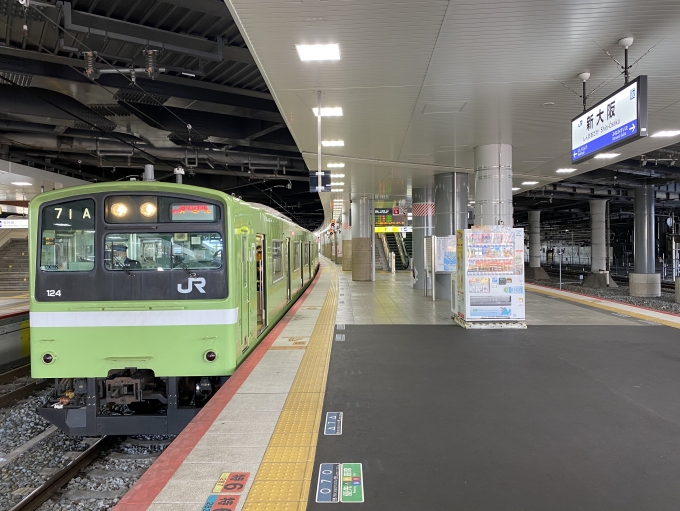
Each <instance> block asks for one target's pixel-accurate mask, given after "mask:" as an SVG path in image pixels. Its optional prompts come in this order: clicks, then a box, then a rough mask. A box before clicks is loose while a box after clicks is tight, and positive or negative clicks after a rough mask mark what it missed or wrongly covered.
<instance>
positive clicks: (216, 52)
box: [59, 2, 255, 64]
mask: <svg viewBox="0 0 680 511" xmlns="http://www.w3.org/2000/svg"><path fill="white" fill-rule="evenodd" d="M59 5H60V6H61V7H62V9H63V13H64V28H65V29H66V30H69V31H73V32H80V33H82V34H88V35H97V36H100V37H104V38H107V39H113V40H116V41H123V42H126V43H132V44H138V45H141V46H147V47H150V48H163V49H166V50H168V51H174V52H176V53H182V54H185V55H191V56H193V57H199V58H202V59H206V60H212V61H217V62H220V61H222V60H224V59H227V60H233V61H234V62H243V63H246V64H255V59H253V56H252V55H251V54H250V50H248V49H247V48H241V47H239V46H230V45H225V44H224V41H223V40H222V38H219V37H218V38H217V41H215V42H213V41H209V40H207V39H203V38H202V37H196V36H191V35H184V34H176V33H174V32H168V31H167V30H161V29H158V28H152V27H145V26H143V25H137V24H134V23H129V22H127V21H120V20H116V19H112V18H107V17H105V16H99V15H97V14H90V13H86V12H81V11H73V10H72V9H71V3H70V2H60V3H59Z"/></svg>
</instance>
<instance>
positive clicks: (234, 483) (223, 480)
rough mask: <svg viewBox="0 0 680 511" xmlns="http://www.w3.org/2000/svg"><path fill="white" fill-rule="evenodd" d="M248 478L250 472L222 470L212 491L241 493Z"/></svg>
mask: <svg viewBox="0 0 680 511" xmlns="http://www.w3.org/2000/svg"><path fill="white" fill-rule="evenodd" d="M249 478H250V472H222V475H220V478H219V479H218V480H217V482H216V483H215V486H214V487H213V493H241V492H242V491H243V488H245V486H246V483H247V482H248V479H249Z"/></svg>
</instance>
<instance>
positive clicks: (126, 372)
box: [39, 368, 228, 436]
mask: <svg viewBox="0 0 680 511" xmlns="http://www.w3.org/2000/svg"><path fill="white" fill-rule="evenodd" d="M227 379H228V377H227V376H225V377H215V376H210V377H207V376H203V377H200V376H198V377H186V376H185V377H156V376H155V375H154V374H153V371H150V370H148V369H137V368H126V369H121V370H114V371H109V374H108V375H107V377H106V378H65V379H58V380H56V381H55V388H54V391H53V392H52V393H51V394H50V395H49V397H48V399H47V400H46V402H45V403H44V404H43V405H42V406H41V407H40V408H39V414H40V415H41V416H42V417H43V418H44V419H46V420H47V421H49V422H50V423H52V424H54V425H55V426H57V427H58V428H60V429H61V430H63V431H64V432H66V433H67V434H69V435H77V436H100V435H141V434H145V435H176V434H178V433H180V432H181V431H182V430H183V429H184V427H185V426H186V425H187V424H189V422H191V420H192V419H193V418H194V417H195V416H196V414H197V413H198V412H199V411H200V410H201V408H202V407H203V406H204V405H205V404H206V403H207V402H208V400H209V399H210V397H211V396H212V395H213V394H214V393H215V392H216V391H217V390H218V389H219V387H220V386H221V385H222V384H223V383H224V382H225V381H226V380H227Z"/></svg>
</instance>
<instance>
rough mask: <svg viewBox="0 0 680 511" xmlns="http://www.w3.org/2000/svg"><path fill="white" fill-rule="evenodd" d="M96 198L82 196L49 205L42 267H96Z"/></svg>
mask: <svg viewBox="0 0 680 511" xmlns="http://www.w3.org/2000/svg"><path fill="white" fill-rule="evenodd" d="M94 215H95V210H94V201H93V200H92V199H81V200H76V201H69V202H62V203H59V204H50V205H49V206H45V208H44V209H43V211H42V221H41V225H40V240H41V241H40V245H41V249H40V270H41V271H48V272H63V271H92V270H93V269H94V258H95V242H94V220H95V219H94Z"/></svg>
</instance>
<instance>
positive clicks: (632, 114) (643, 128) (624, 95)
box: [571, 75, 647, 163]
mask: <svg viewBox="0 0 680 511" xmlns="http://www.w3.org/2000/svg"><path fill="white" fill-rule="evenodd" d="M646 136H647V76H646V75H641V76H638V77H637V78H636V79H635V80H633V81H632V82H630V83H629V84H628V85H624V86H623V87H621V88H620V89H619V90H617V91H616V92H615V93H614V94H611V95H610V96H608V97H606V98H605V99H603V100H602V101H600V102H599V103H597V104H596V105H595V106H593V107H592V108H590V109H589V110H587V111H585V112H584V113H582V114H581V115H579V116H578V117H575V118H574V119H572V121H571V162H572V163H581V162H584V161H586V160H589V159H591V158H593V157H595V156H596V155H597V154H598V153H601V152H605V151H607V150H609V149H614V148H616V147H619V146H622V145H625V144H628V143H630V142H632V141H634V140H637V139H639V138H641V137H646Z"/></svg>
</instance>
